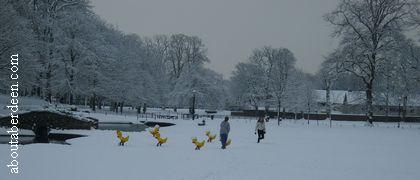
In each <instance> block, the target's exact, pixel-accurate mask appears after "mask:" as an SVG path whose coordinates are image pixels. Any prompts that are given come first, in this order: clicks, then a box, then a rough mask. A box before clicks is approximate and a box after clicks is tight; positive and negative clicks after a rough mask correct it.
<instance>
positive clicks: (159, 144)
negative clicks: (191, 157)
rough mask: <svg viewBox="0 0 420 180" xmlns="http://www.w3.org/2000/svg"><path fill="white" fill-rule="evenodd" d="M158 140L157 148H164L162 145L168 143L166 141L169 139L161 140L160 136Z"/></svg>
mask: <svg viewBox="0 0 420 180" xmlns="http://www.w3.org/2000/svg"><path fill="white" fill-rule="evenodd" d="M156 139H157V140H158V143H157V144H156V146H162V144H165V143H166V141H167V140H168V137H166V138H161V137H160V135H159V137H156Z"/></svg>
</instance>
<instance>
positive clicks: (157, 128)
mask: <svg viewBox="0 0 420 180" xmlns="http://www.w3.org/2000/svg"><path fill="white" fill-rule="evenodd" d="M149 132H150V134H152V136H153V137H156V134H158V133H159V125H156V126H155V128H153V130H150V131H149Z"/></svg>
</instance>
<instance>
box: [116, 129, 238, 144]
mask: <svg viewBox="0 0 420 180" xmlns="http://www.w3.org/2000/svg"><path fill="white" fill-rule="evenodd" d="M159 129H160V127H159V125H156V126H155V127H154V128H153V129H152V130H150V131H149V132H150V134H152V136H153V137H154V138H156V140H157V144H156V146H162V144H165V143H166V142H167V141H168V137H166V138H162V137H161V135H160V131H159ZM205 134H206V136H207V142H208V143H211V142H212V141H213V140H215V139H216V137H217V135H216V134H214V135H212V134H211V133H210V131H206V132H205ZM129 137H130V136H126V137H123V135H122V132H121V131H120V130H117V138H118V139H119V140H120V142H119V144H118V145H119V146H124V144H125V143H126V142H127V141H128V139H129ZM191 140H192V143H193V144H194V145H195V150H200V149H201V148H202V147H204V145H205V144H206V140H202V141H198V139H197V137H193V138H192V139H191ZM231 143H232V140H231V139H228V140H227V142H226V146H229V145H230V144H231Z"/></svg>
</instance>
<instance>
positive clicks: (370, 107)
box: [366, 83, 373, 125]
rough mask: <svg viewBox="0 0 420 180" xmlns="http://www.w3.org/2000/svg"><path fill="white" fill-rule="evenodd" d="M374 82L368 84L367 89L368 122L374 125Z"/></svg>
mask: <svg viewBox="0 0 420 180" xmlns="http://www.w3.org/2000/svg"><path fill="white" fill-rule="evenodd" d="M372 86H373V85H372V83H369V84H367V86H366V87H367V89H366V112H367V114H366V115H367V123H368V124H369V125H372V122H373V94H372V89H373V88H372Z"/></svg>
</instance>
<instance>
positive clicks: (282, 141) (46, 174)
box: [0, 115, 420, 180]
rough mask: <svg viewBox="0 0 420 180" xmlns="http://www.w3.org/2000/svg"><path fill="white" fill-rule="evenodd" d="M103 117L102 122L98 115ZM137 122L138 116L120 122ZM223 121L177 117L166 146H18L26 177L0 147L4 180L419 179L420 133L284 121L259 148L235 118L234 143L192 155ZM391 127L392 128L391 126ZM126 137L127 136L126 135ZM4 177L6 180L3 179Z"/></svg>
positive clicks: (144, 142) (108, 139)
mask: <svg viewBox="0 0 420 180" xmlns="http://www.w3.org/2000/svg"><path fill="white" fill-rule="evenodd" d="M101 116H102V115H98V116H97V117H101ZM121 119H127V120H132V121H135V117H127V118H121ZM220 121H221V120H214V121H207V124H208V125H207V126H205V127H199V126H197V122H198V121H195V122H192V121H186V120H176V121H170V122H175V123H176V124H177V125H175V126H172V127H167V128H161V134H162V136H163V137H168V138H169V139H168V143H167V144H164V145H163V146H162V147H156V146H155V143H156V142H155V140H154V138H153V137H151V135H150V134H149V133H148V132H141V133H129V135H130V140H129V142H128V143H127V144H126V146H124V147H119V146H117V139H116V137H115V136H116V135H115V132H114V131H73V132H76V133H80V134H87V135H89V136H88V137H84V138H77V139H73V140H70V141H69V142H70V143H72V145H70V146H66V145H56V144H32V145H25V146H20V152H19V153H20V154H19V160H20V168H21V169H20V170H21V174H20V175H19V176H18V178H16V177H14V178H13V177H12V176H11V175H10V174H9V172H8V168H7V167H5V165H6V163H7V162H8V160H9V159H5V157H7V156H5V155H6V154H7V153H9V152H8V151H9V150H10V149H9V147H8V145H4V144H3V145H0V147H1V148H0V154H1V157H2V159H1V161H0V162H1V163H2V166H3V167H2V168H0V174H1V176H2V178H1V179H51V180H56V179H57V180H58V179H63V180H82V179H101V180H105V179H107V180H108V179H109V180H111V179H113V180H115V179H162V180H163V179H164V180H168V179H217V180H219V179H230V180H232V179H258V180H262V179H288V180H293V179H311V180H314V179H319V180H328V179H331V180H337V179H340V180H344V179H349V180H350V179H351V180H353V179H368V180H374V179H377V180H387V179H389V180H395V179H404V180H410V179H413V180H417V179H418V178H420V171H419V170H418V167H420V155H419V154H418V153H419V152H420V129H419V128H418V127H411V128H405V129H397V128H393V127H392V128H387V126H388V125H384V126H382V127H374V128H368V127H363V126H360V124H356V125H354V126H353V125H349V123H346V124H345V125H343V126H338V127H337V126H336V127H334V128H331V129H330V128H328V127H327V126H326V125H320V126H316V125H314V124H312V125H306V124H305V123H304V122H302V121H299V122H292V121H289V122H286V123H284V124H282V126H280V127H279V126H277V125H276V123H275V122H270V123H268V124H267V131H268V132H267V134H266V139H265V140H263V141H262V143H260V144H257V143H256V135H254V125H255V124H254V121H250V120H231V134H230V137H229V138H231V139H232V141H233V142H232V145H231V146H230V147H229V148H228V149H226V150H221V149H220V143H219V141H216V142H213V143H210V144H206V145H205V147H204V148H203V149H202V150H200V151H196V150H194V145H193V144H192V143H191V137H194V136H196V137H198V139H199V140H202V139H204V138H205V135H204V132H205V131H206V130H210V131H211V132H212V133H218V126H219V123H220ZM389 126H393V125H389ZM124 134H127V133H124ZM4 175H6V176H5V177H6V178H4Z"/></svg>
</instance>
